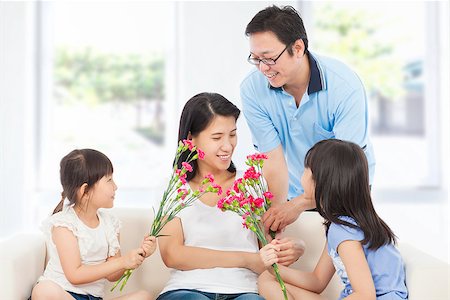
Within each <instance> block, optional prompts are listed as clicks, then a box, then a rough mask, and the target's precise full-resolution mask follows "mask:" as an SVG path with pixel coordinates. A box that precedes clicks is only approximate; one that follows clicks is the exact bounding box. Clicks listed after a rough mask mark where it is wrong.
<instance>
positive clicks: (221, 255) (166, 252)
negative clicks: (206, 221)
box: [159, 218, 265, 274]
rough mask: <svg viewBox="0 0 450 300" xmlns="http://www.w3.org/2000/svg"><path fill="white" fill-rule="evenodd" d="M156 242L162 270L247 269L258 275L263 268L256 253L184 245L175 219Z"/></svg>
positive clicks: (167, 225)
mask: <svg viewBox="0 0 450 300" xmlns="http://www.w3.org/2000/svg"><path fill="white" fill-rule="evenodd" d="M161 234H163V235H167V236H164V237H161V238H159V250H160V253H161V257H162V259H163V261H164V263H165V264H166V266H168V267H170V268H174V269H178V270H182V271H187V270H194V269H210V268H215V267H222V268H247V269H250V270H252V271H253V272H255V273H257V274H260V273H262V272H263V271H264V270H265V268H264V265H263V263H262V261H261V259H260V258H259V254H258V253H250V252H244V251H220V250H212V249H207V248H201V247H191V246H185V245H184V236H183V229H182V226H181V221H180V219H179V218H174V219H173V220H171V221H170V222H168V223H167V224H166V225H165V226H164V229H163V232H162V233H161Z"/></svg>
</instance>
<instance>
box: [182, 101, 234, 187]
mask: <svg viewBox="0 0 450 300" xmlns="http://www.w3.org/2000/svg"><path fill="white" fill-rule="evenodd" d="M240 113H241V111H240V110H239V108H237V107H236V105H234V104H233V103H231V102H230V101H229V100H227V99H226V98H225V97H224V96H222V95H220V94H216V93H200V94H198V95H195V96H194V97H192V98H191V99H189V100H188V102H186V104H185V105H184V108H183V111H182V113H181V117H180V127H179V131H178V141H183V140H187V139H188V136H189V134H190V135H191V136H193V137H195V136H197V135H198V134H199V133H200V132H202V131H203V130H204V129H206V127H208V125H209V124H210V123H211V121H212V120H213V119H214V117H215V116H217V115H219V116H223V117H234V119H235V120H237V119H238V118H239V114H240ZM188 155H189V150H188V151H185V152H184V153H182V154H181V156H180V159H179V160H178V168H181V163H182V162H183V161H186V159H187V156H188ZM191 165H192V168H193V170H192V172H188V173H187V174H186V175H187V176H186V179H187V181H189V180H191V179H192V178H194V177H195V175H196V174H197V170H198V165H197V160H194V161H193V162H192V163H191ZM228 171H229V172H232V173H234V172H236V167H235V166H234V163H233V162H231V164H230V167H229V168H228Z"/></svg>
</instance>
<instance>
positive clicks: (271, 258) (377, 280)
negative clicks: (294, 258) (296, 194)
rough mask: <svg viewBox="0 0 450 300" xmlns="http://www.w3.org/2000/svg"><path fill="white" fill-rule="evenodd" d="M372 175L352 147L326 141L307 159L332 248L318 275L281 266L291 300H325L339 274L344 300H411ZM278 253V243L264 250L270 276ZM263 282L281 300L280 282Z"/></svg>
mask: <svg viewBox="0 0 450 300" xmlns="http://www.w3.org/2000/svg"><path fill="white" fill-rule="evenodd" d="M368 174H369V173H368V165H367V159H366V156H365V154H364V151H363V150H362V149H361V148H360V147H359V146H358V145H356V144H354V143H351V142H347V141H341V140H337V139H331V140H324V141H321V142H318V143H317V144H316V145H314V146H313V147H312V148H311V149H310V150H309V151H308V153H307V154H306V157H305V171H304V173H303V176H302V179H301V182H302V186H303V187H304V189H305V196H306V197H308V198H310V199H314V200H315V203H316V207H317V210H318V212H319V214H320V215H321V216H322V217H323V218H324V219H325V222H324V225H325V229H326V237H327V243H326V245H325V247H324V249H323V252H322V256H321V257H320V259H319V261H318V263H317V265H316V267H315V268H314V270H313V271H312V272H303V271H300V270H295V269H290V268H286V267H284V266H280V273H281V277H282V278H283V280H284V282H285V283H286V288H287V291H288V296H289V299H301V300H306V299H323V298H322V297H321V296H320V293H321V292H322V291H323V290H324V289H325V287H326V286H327V285H328V283H329V282H330V280H331V277H332V276H333V274H334V273H335V272H337V274H338V275H339V277H340V278H341V281H342V283H343V285H344V289H343V290H342V292H341V294H340V296H339V299H363V300H369V299H378V300H401V299H408V290H407V288H406V283H405V268H404V264H403V261H402V258H401V256H400V253H399V252H398V250H397V249H396V248H395V246H394V244H395V235H394V233H393V232H392V231H391V229H390V228H389V227H388V226H387V225H386V223H385V222H383V220H382V219H381V218H380V217H379V216H378V214H377V213H376V211H375V209H374V207H373V205H372V200H371V197H370V188H369V175H368ZM278 250H279V246H278V245H277V240H273V241H272V243H271V244H268V245H267V246H265V247H264V248H262V249H261V252H260V254H261V258H262V259H263V261H264V264H265V265H266V267H268V270H269V271H270V272H271V269H272V267H271V265H272V264H273V263H276V262H277V261H278V254H277V253H278ZM259 282H260V283H261V284H260V289H259V290H260V293H261V294H262V295H263V296H264V297H265V298H266V299H281V297H282V293H281V289H280V287H279V286H278V282H277V281H276V280H275V277H273V276H272V275H271V274H268V273H267V272H265V273H263V275H261V277H260V281H259Z"/></svg>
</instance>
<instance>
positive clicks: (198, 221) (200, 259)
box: [158, 93, 299, 300]
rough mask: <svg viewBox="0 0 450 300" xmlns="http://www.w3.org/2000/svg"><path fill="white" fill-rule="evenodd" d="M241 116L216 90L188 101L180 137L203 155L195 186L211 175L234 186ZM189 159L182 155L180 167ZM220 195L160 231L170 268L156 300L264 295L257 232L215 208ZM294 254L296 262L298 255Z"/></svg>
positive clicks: (207, 197) (246, 299) (192, 175)
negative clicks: (234, 157)
mask: <svg viewBox="0 0 450 300" xmlns="http://www.w3.org/2000/svg"><path fill="white" fill-rule="evenodd" d="M239 114H240V111H239V109H238V108H237V107H236V106H235V105H234V104H233V103H231V102H230V101H228V100H227V99H225V98H224V97H223V96H221V95H219V94H215V93H202V94H198V95H196V96H194V97H192V98H191V99H190V100H189V101H188V102H187V103H186V105H185V107H184V109H183V112H182V114H181V119H180V127H179V135H178V140H179V141H182V140H191V141H192V144H193V145H195V146H197V147H198V148H199V149H201V150H203V151H204V153H205V157H204V160H195V161H194V162H193V163H192V168H193V171H192V172H188V173H187V181H188V183H189V186H190V187H191V188H192V189H193V190H197V189H198V187H199V185H200V182H201V181H202V179H203V177H204V176H205V175H206V174H208V173H209V174H212V175H213V176H214V179H215V182H216V183H217V184H219V185H220V186H221V187H222V189H223V190H224V191H225V190H226V189H228V188H229V187H230V186H231V185H232V184H233V182H234V180H235V178H236V168H235V166H234V164H233V162H232V161H231V157H232V155H233V151H234V149H235V147H236V142H237V137H236V120H237V118H238V117H239ZM185 155H187V153H185ZM185 158H186V156H181V159H180V160H179V162H180V166H179V167H181V162H182V161H183V160H185ZM221 196H222V197H223V196H224V195H217V194H212V193H207V194H204V195H203V196H202V197H201V198H200V199H199V200H197V201H195V202H194V204H193V205H192V206H190V207H188V208H185V209H183V210H182V211H181V212H180V213H179V214H178V215H177V217H176V218H174V219H173V220H172V221H170V222H169V223H168V224H167V225H166V226H165V227H164V229H163V232H162V234H164V235H167V236H164V237H161V238H160V239H159V246H160V253H161V257H162V259H163V261H164V262H165V264H166V265H167V266H168V267H170V268H172V270H171V276H170V279H169V282H168V283H167V285H166V286H165V288H164V289H163V291H162V293H161V295H160V296H159V297H158V300H174V299H182V300H184V299H186V300H188V299H199V300H201V299H206V300H207V299H224V300H225V299H237V300H257V299H262V298H261V297H260V296H259V295H258V294H257V292H258V287H257V278H258V274H259V273H260V272H262V271H263V270H264V266H263V264H262V261H261V259H260V258H259V254H258V242H257V239H256V236H255V234H254V233H253V232H252V231H251V230H248V229H245V228H243V226H242V218H241V217H239V216H238V215H237V214H235V213H233V212H222V211H221V210H219V209H218V208H217V207H216V205H217V202H218V200H219V199H220V197H221ZM288 254H289V255H292V249H289V250H288V251H286V255H288ZM292 256H293V257H294V258H293V260H296V259H297V258H298V256H299V255H292Z"/></svg>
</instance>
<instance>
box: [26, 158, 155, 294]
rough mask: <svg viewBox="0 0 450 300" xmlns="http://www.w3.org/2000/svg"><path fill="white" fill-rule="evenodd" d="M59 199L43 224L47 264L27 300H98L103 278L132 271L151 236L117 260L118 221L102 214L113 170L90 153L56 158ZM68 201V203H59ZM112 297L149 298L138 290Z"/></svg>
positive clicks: (109, 202) (109, 200)
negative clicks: (59, 187)
mask: <svg viewBox="0 0 450 300" xmlns="http://www.w3.org/2000/svg"><path fill="white" fill-rule="evenodd" d="M60 165H61V169H60V176H61V184H62V187H63V192H62V199H61V201H60V203H59V204H58V206H57V207H56V208H55V210H54V212H53V215H52V216H50V217H49V218H48V219H47V220H45V221H44V223H43V231H44V233H45V235H46V242H47V250H48V252H47V256H48V257H49V261H48V264H47V266H46V268H45V271H44V274H43V275H42V276H41V277H40V278H39V280H38V283H37V285H36V286H35V287H34V288H33V292H32V296H31V298H32V300H40V299H43V300H52V299H55V300H61V299H67V300H70V299H72V300H73V299H77V300H81V299H85V300H100V299H102V298H103V296H104V289H105V283H106V280H109V281H116V280H118V279H119V278H120V276H121V275H122V274H123V272H124V271H125V270H126V269H135V268H137V267H138V266H139V265H140V264H142V262H143V260H144V259H145V258H146V257H148V256H150V255H151V254H152V253H153V252H154V251H155V248H156V239H155V237H149V236H146V237H144V241H143V242H142V245H141V246H140V247H138V248H136V249H134V250H131V251H130V252H128V253H126V254H125V255H123V256H121V253H120V244H119V229H120V222H119V220H118V219H117V218H115V217H114V216H113V215H111V214H109V213H108V211H105V210H102V208H111V207H113V203H114V196H115V192H116V190H117V186H116V184H115V182H114V179H113V166H112V164H111V161H110V160H109V159H108V157H106V155H104V154H103V153H101V152H99V151H96V150H93V149H81V150H73V151H72V152H70V153H69V154H67V155H66V156H65V157H64V158H63V159H62V160H61V164H60ZM65 199H68V205H64V202H65V201H64V200H65ZM115 299H122V300H124V299H134V300H138V299H139V300H147V299H151V297H150V294H149V293H148V292H146V291H138V292H134V293H131V294H128V295H123V296H121V297H119V298H115Z"/></svg>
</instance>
